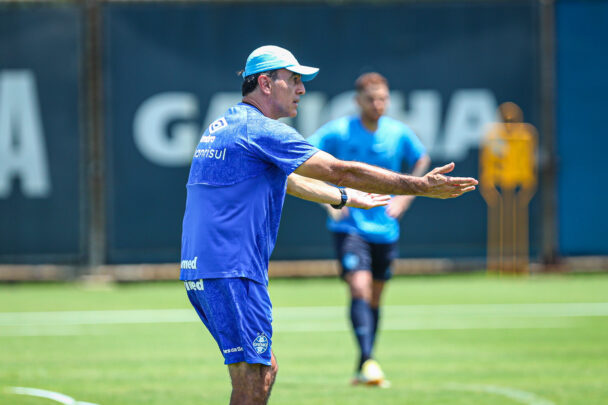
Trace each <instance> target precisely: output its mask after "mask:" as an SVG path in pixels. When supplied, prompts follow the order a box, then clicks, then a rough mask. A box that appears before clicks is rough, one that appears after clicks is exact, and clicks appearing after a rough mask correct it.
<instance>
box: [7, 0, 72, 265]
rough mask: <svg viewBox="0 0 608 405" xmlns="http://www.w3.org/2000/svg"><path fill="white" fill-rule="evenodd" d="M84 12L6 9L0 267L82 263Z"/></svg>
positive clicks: (61, 7)
mask: <svg viewBox="0 0 608 405" xmlns="http://www.w3.org/2000/svg"><path fill="white" fill-rule="evenodd" d="M80 38H81V22H80V9H79V8H78V7H75V6H70V5H54V6H49V5H46V6H45V5H40V4H39V5H27V6H22V7H10V6H8V5H0V262H5V263H6V262H10V263H20V262H27V263H32V262H49V261H52V262H55V263H58V262H59V263H61V262H64V263H69V262H75V261H77V260H81V259H82V255H83V244H82V243H81V239H82V238H81V235H82V230H81V228H82V221H81V206H80V202H81V198H80V197H81V196H80V190H81V187H80V184H81V181H80V179H81V177H80V174H81V172H82V171H81V167H80V164H81V162H80V150H81V137H80V130H81V121H80V110H79V91H80V89H79V76H80V65H79V64H80V44H81V40H80Z"/></svg>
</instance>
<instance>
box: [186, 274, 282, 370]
mask: <svg viewBox="0 0 608 405" xmlns="http://www.w3.org/2000/svg"><path fill="white" fill-rule="evenodd" d="M184 285H185V286H186V290H187V293H188V298H189V299H190V302H191V303H192V306H193V307H194V309H195V310H196V312H197V313H198V315H199V317H200V318H201V320H202V321H203V323H204V324H205V326H206V327H207V329H208V330H209V332H211V335H212V336H213V338H214V339H215V341H216V342H217V344H218V346H219V348H220V351H221V352H222V355H223V356H224V363H225V364H233V363H238V362H247V363H250V364H263V365H267V366H269V365H271V346H272V305H271V303H270V297H269V296H268V289H267V288H266V286H265V285H262V284H259V283H256V282H254V281H252V280H249V279H245V278H223V279H222V278H217V279H206V280H196V281H185V282H184Z"/></svg>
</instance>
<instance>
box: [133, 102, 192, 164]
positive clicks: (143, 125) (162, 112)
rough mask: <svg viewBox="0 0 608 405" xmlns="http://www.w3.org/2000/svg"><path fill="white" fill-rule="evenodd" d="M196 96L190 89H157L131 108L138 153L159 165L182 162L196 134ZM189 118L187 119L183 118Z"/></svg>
mask: <svg viewBox="0 0 608 405" xmlns="http://www.w3.org/2000/svg"><path fill="white" fill-rule="evenodd" d="M198 114H199V107H198V100H197V98H196V97H195V96H194V95H193V94H190V93H160V94H157V95H155V96H152V97H150V98H149V99H147V100H145V101H144V102H143V103H142V105H141V106H140V107H139V108H138V109H137V111H136V112H135V118H134V121H133V137H134V140H135V145H136V146H137V149H138V150H139V151H140V152H141V154H142V155H143V156H144V157H146V158H147V159H148V160H150V161H151V162H153V163H156V164H157V165H159V166H169V167H174V166H186V165H188V164H190V160H191V159H192V151H193V150H194V148H195V147H196V144H197V140H198V138H199V134H200V126H199V125H198V124H197V123H195V122H194V121H195V120H197V117H198ZM186 121H190V122H186Z"/></svg>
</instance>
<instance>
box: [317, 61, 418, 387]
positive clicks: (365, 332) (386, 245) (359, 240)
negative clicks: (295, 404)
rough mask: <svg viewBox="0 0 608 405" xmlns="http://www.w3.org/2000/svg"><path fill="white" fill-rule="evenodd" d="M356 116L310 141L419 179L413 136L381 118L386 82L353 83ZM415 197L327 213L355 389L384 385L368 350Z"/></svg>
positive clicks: (374, 78) (371, 76)
mask: <svg viewBox="0 0 608 405" xmlns="http://www.w3.org/2000/svg"><path fill="white" fill-rule="evenodd" d="M355 90H356V102H357V104H358V106H359V110H360V113H359V115H353V116H347V117H342V118H338V119H336V120H334V121H330V122H328V123H327V124H325V125H324V126H322V127H321V128H319V129H318V130H317V132H315V133H314V134H313V136H311V137H310V138H308V141H309V142H311V143H312V144H313V145H315V146H317V147H318V148H320V149H322V150H324V151H325V152H328V153H330V154H332V155H333V156H335V157H337V158H338V159H343V160H358V161H362V162H366V163H369V164H373V165H377V166H380V167H384V168H386V169H389V170H393V171H400V170H401V167H402V164H403V163H404V162H405V163H406V164H407V166H408V168H409V169H410V171H411V174H412V175H414V176H422V175H423V174H424V173H426V170H427V169H428V167H429V164H430V159H429V157H428V155H427V154H426V151H425V149H424V146H422V143H420V141H419V140H418V138H417V137H416V135H415V134H414V132H413V131H412V130H411V129H410V128H409V127H408V126H407V125H405V124H404V123H402V122H400V121H397V120H395V119H392V118H390V117H387V116H384V113H385V112H386V109H387V107H388V103H389V87H388V82H387V80H386V78H385V77H384V76H382V75H380V74H379V73H376V72H371V73H365V74H363V75H361V76H359V78H357V80H356V81H355ZM413 199H414V196H412V195H401V196H395V197H394V198H393V199H391V201H390V203H389V204H388V205H387V206H386V207H376V208H372V209H370V210H360V209H357V208H353V209H350V208H346V207H344V208H342V209H341V210H335V209H333V208H331V207H330V208H329V210H328V213H329V218H328V222H327V225H328V228H329V230H330V231H332V233H333V234H334V241H335V246H336V253H337V256H338V260H339V262H340V265H341V269H342V278H343V279H344V281H346V283H347V284H348V288H349V292H350V296H351V304H350V320H351V324H352V327H353V331H354V332H355V337H356V339H357V344H358V345H359V354H360V356H359V359H358V361H357V366H356V374H355V378H354V380H353V383H355V384H358V383H365V384H368V385H381V386H382V385H387V384H388V381H386V380H385V378H384V373H383V372H382V369H381V368H380V365H379V364H378V362H377V361H376V360H374V359H373V358H372V350H373V347H374V342H375V341H376V332H377V330H378V321H379V318H380V298H381V295H382V291H383V289H384V285H385V283H386V282H387V281H388V280H389V279H390V277H391V273H392V272H391V265H392V262H393V259H394V258H395V257H396V256H397V243H398V240H399V220H400V218H401V217H402V216H403V214H404V213H405V211H406V210H407V209H408V208H409V206H410V204H411V203H412V201H413Z"/></svg>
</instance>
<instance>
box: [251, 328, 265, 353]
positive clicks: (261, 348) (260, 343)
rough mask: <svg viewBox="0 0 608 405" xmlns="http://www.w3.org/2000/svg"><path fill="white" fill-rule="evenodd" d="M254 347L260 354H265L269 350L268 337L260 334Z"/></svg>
mask: <svg viewBox="0 0 608 405" xmlns="http://www.w3.org/2000/svg"><path fill="white" fill-rule="evenodd" d="M253 347H254V348H255V351H256V352H257V353H258V354H262V353H264V352H265V351H266V350H268V337H266V335H265V334H263V333H261V334H259V335H258V337H256V338H255V340H254V341H253Z"/></svg>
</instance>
